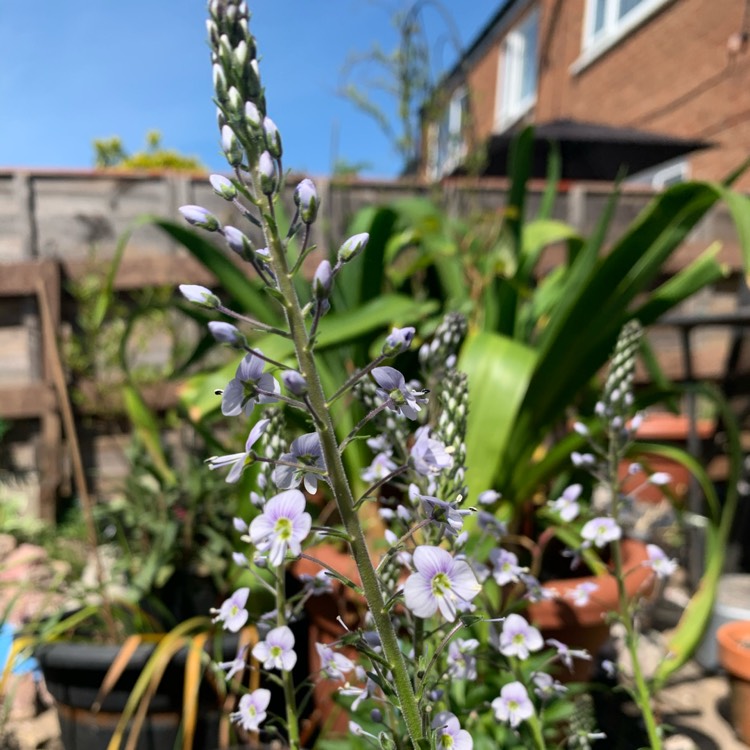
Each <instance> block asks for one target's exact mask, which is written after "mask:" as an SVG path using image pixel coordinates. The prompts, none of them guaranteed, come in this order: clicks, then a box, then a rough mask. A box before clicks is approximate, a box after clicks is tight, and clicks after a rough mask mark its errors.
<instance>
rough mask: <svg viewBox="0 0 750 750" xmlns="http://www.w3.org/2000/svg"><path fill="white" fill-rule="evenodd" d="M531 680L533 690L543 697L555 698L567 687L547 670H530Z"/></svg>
mask: <svg viewBox="0 0 750 750" xmlns="http://www.w3.org/2000/svg"><path fill="white" fill-rule="evenodd" d="M531 680H532V682H533V683H534V692H535V693H536V694H537V695H538V696H539V697H540V698H543V699H544V698H555V697H556V696H558V695H562V693H564V692H566V691H567V689H568V688H566V687H565V685H563V684H562V683H561V682H558V681H557V680H556V679H555V678H554V677H553V676H552V675H551V674H549V673H548V672H532V673H531Z"/></svg>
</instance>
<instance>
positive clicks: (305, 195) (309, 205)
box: [294, 178, 320, 224]
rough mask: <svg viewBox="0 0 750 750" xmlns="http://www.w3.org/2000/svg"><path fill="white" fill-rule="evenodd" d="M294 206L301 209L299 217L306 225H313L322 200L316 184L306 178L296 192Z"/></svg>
mask: <svg viewBox="0 0 750 750" xmlns="http://www.w3.org/2000/svg"><path fill="white" fill-rule="evenodd" d="M294 205H295V206H297V208H298V209H299V215H300V218H301V219H302V221H304V222H305V224H312V223H313V222H314V221H315V217H316V216H317V215H318V207H319V206H320V200H319V199H318V191H317V190H316V189H315V183H314V182H313V181H312V180H310V179H307V178H305V179H304V180H302V182H300V184H299V185H297V187H296V188H295V190H294Z"/></svg>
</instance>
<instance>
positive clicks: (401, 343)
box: [383, 326, 416, 357]
mask: <svg viewBox="0 0 750 750" xmlns="http://www.w3.org/2000/svg"><path fill="white" fill-rule="evenodd" d="M415 333H416V331H415V329H414V328H413V327H412V326H407V327H406V328H394V329H393V330H392V331H391V332H390V334H389V335H388V336H387V337H386V339H385V343H384V344H383V354H384V355H385V356H386V357H395V356H396V355H397V354H401V352H405V351H406V350H407V349H408V348H409V347H410V346H411V342H412V339H413V338H414V334H415Z"/></svg>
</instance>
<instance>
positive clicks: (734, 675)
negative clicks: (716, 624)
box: [716, 620, 750, 745]
mask: <svg viewBox="0 0 750 750" xmlns="http://www.w3.org/2000/svg"><path fill="white" fill-rule="evenodd" d="M716 640H717V641H718V643H719V661H720V662H721V666H722V667H724V669H725V670H726V671H727V673H728V674H729V690H730V693H729V711H730V714H731V718H732V725H733V726H734V731H735V732H736V733H737V736H738V737H739V738H740V739H741V740H742V741H743V742H744V743H745V744H747V745H750V710H749V709H750V620H736V621H734V622H727V623H725V624H724V625H722V626H721V627H720V628H719V629H718V631H717V632H716Z"/></svg>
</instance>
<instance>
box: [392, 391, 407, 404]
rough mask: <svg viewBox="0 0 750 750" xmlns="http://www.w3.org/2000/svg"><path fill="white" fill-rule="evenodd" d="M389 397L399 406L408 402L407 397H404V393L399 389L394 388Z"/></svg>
mask: <svg viewBox="0 0 750 750" xmlns="http://www.w3.org/2000/svg"><path fill="white" fill-rule="evenodd" d="M388 398H390V399H391V401H393V403H394V404H396V405H397V406H401V405H403V404H405V403H406V399H405V398H404V394H403V393H402V392H401V391H400V390H399V389H398V388H394V389H393V390H392V391H391V392H390V393H389V394H388Z"/></svg>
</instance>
